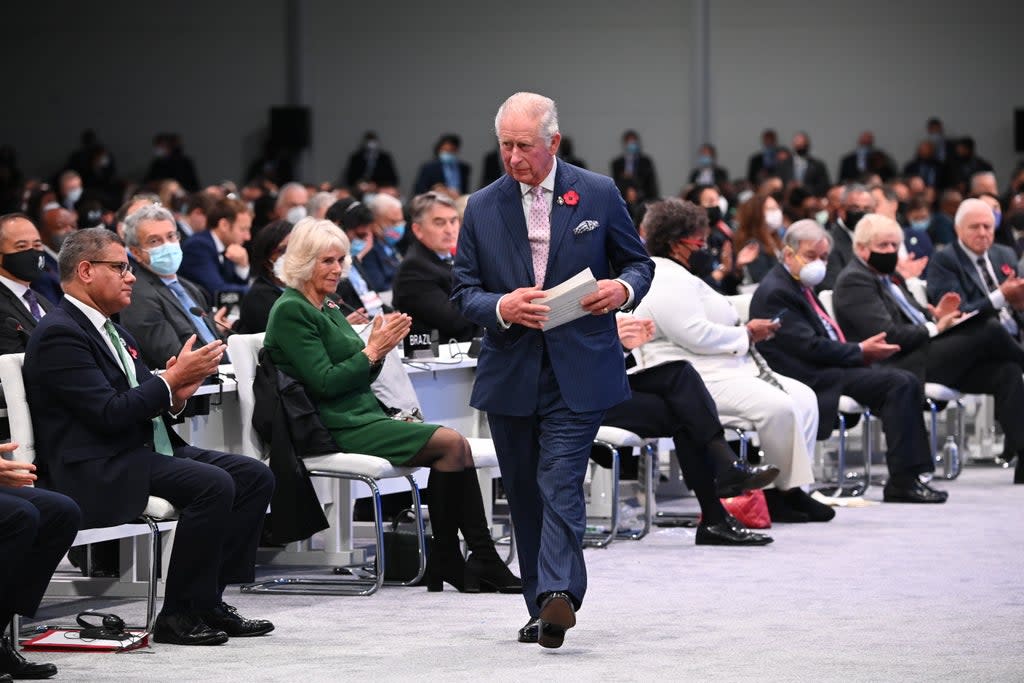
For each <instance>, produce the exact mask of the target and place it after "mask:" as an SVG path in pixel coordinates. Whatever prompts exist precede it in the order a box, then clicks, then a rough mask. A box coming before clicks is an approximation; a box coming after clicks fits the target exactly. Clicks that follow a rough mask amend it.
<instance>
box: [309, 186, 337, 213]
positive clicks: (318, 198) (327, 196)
mask: <svg viewBox="0 0 1024 683" xmlns="http://www.w3.org/2000/svg"><path fill="white" fill-rule="evenodd" d="M336 201H338V198H337V197H335V196H334V193H333V192H317V193H316V194H315V195H313V196H312V197H310V198H309V201H308V202H306V212H307V213H308V214H309V215H310V216H315V215H316V214H317V213H319V212H320V209H323V210H324V211H327V208H328V207H329V206H330V205H331V204H333V203H334V202H336Z"/></svg>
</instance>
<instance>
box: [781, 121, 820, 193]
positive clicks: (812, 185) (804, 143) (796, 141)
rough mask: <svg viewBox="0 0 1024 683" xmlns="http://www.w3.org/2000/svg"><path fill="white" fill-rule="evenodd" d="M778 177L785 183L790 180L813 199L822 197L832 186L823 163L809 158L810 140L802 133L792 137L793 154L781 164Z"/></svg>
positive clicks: (814, 158)
mask: <svg viewBox="0 0 1024 683" xmlns="http://www.w3.org/2000/svg"><path fill="white" fill-rule="evenodd" d="M779 175H781V176H782V179H783V180H785V181H786V182H787V183H788V182H789V181H791V180H792V181H795V182H797V183H798V184H800V185H802V186H803V187H805V188H807V190H808V191H809V192H810V193H811V194H813V195H814V196H815V197H824V196H825V193H826V192H828V188H829V187H830V186H831V184H832V181H831V180H830V179H829V175H828V168H827V167H826V166H825V162H824V161H822V160H821V159H818V158H816V157H812V156H811V138H810V137H809V136H808V135H807V133H803V132H800V133H797V134H796V135H794V136H793V154H792V156H790V157H788V158H786V159H785V160H784V161H782V162H781V164H780V170H779Z"/></svg>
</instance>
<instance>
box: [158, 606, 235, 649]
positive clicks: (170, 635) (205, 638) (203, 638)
mask: <svg viewBox="0 0 1024 683" xmlns="http://www.w3.org/2000/svg"><path fill="white" fill-rule="evenodd" d="M153 642H156V643H169V644H171V645H222V644H223V643H226V642H228V634H227V633H225V632H224V631H218V630H216V629H213V628H210V627H209V626H208V625H207V623H206V622H205V621H203V620H202V619H201V618H200V617H199V616H198V615H196V614H192V613H190V612H180V613H178V614H163V613H162V612H161V613H160V614H158V615H157V617H156V624H155V625H154V626H153Z"/></svg>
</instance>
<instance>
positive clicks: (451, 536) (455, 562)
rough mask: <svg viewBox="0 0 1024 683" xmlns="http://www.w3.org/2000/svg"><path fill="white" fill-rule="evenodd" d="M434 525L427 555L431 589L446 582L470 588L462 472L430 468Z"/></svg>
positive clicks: (431, 526) (460, 589)
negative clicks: (462, 538)
mask: <svg viewBox="0 0 1024 683" xmlns="http://www.w3.org/2000/svg"><path fill="white" fill-rule="evenodd" d="M427 488H428V489H429V491H430V503H429V504H428V507H429V509H430V529H431V532H432V535H433V537H434V543H433V545H432V546H431V548H430V556H429V557H428V558H427V574H426V579H427V590H429V591H431V592H435V591H440V590H443V588H444V582H446V581H447V582H448V583H450V584H451V585H452V586H453V587H455V588H456V589H458V590H459V591H465V589H466V563H465V560H463V558H462V550H461V548H460V547H459V519H460V517H461V516H462V512H461V508H462V490H461V489H462V472H439V471H438V470H435V469H432V470H430V479H429V480H428V482H427Z"/></svg>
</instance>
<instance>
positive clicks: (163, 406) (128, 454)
mask: <svg viewBox="0 0 1024 683" xmlns="http://www.w3.org/2000/svg"><path fill="white" fill-rule="evenodd" d="M117 331H118V333H119V334H120V335H121V337H122V338H123V339H124V340H125V343H126V344H127V346H128V349H129V351H131V350H132V349H136V350H137V349H138V344H137V343H136V342H135V340H134V339H133V338H132V336H131V335H130V334H129V333H128V332H127V330H125V329H124V328H122V327H120V326H117ZM134 355H135V356H136V358H135V375H136V377H137V378H138V381H139V386H138V387H136V388H134V389H132V388H131V387H130V386H129V385H128V378H127V377H126V376H125V374H124V372H123V371H122V370H121V365H120V363H119V362H118V361H117V360H116V359H115V358H114V356H113V354H111V352H110V349H109V348H107V345H106V343H105V342H104V341H103V338H102V337H101V336H100V333H99V332H98V331H97V330H96V328H95V327H93V326H92V324H91V323H90V322H89V320H88V319H87V318H86V317H85V315H83V314H82V312H81V311H79V310H78V309H77V308H75V306H74V305H73V304H71V303H70V302H68V301H66V300H65V301H62V302H61V304H60V306H58V307H57V308H55V309H54V310H53V311H51V312H50V313H49V314H47V315H46V316H44V317H43V319H42V320H41V321H39V326H38V327H36V329H35V330H34V331H33V333H32V336H31V337H30V339H29V343H28V348H27V350H26V352H25V367H24V371H23V372H24V376H25V392H26V395H27V398H28V403H29V408H30V409H31V411H32V427H33V429H34V431H35V440H36V462H37V463H38V464H39V467H40V474H41V481H42V482H43V483H44V484H45V485H46V487H47V488H51V489H54V490H56V491H60V492H61V493H64V494H66V495H68V496H70V497H71V498H73V499H74V500H75V502H76V503H78V505H79V507H81V508H82V528H90V527H97V526H109V525H114V524H124V523H126V522H130V521H132V520H133V519H135V518H136V517H138V516H139V515H140V514H141V513H142V511H143V510H144V509H145V507H146V500H147V498H148V496H149V464H148V463H149V459H148V458H143V457H138V456H139V454H140V453H141V452H145V451H150V452H151V451H153V423H152V418H154V417H156V416H158V415H162V414H163V413H164V411H166V410H167V407H168V394H167V385H166V384H164V382H163V381H161V380H160V379H159V378H157V377H156V376H154V375H153V374H151V373H150V371H149V368H147V367H146V365H145V364H144V363H143V362H142V360H141V358H140V356H141V354H139V353H138V352H137V351H136V353H135V354H134ZM165 424H167V430H168V433H169V434H170V437H171V443H172V444H173V445H174V446H175V447H179V446H184V445H185V442H184V441H183V440H182V439H181V438H180V437H178V435H177V434H176V433H175V432H174V430H172V429H171V427H170V424H169V423H168V422H167V420H166V417H165Z"/></svg>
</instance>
